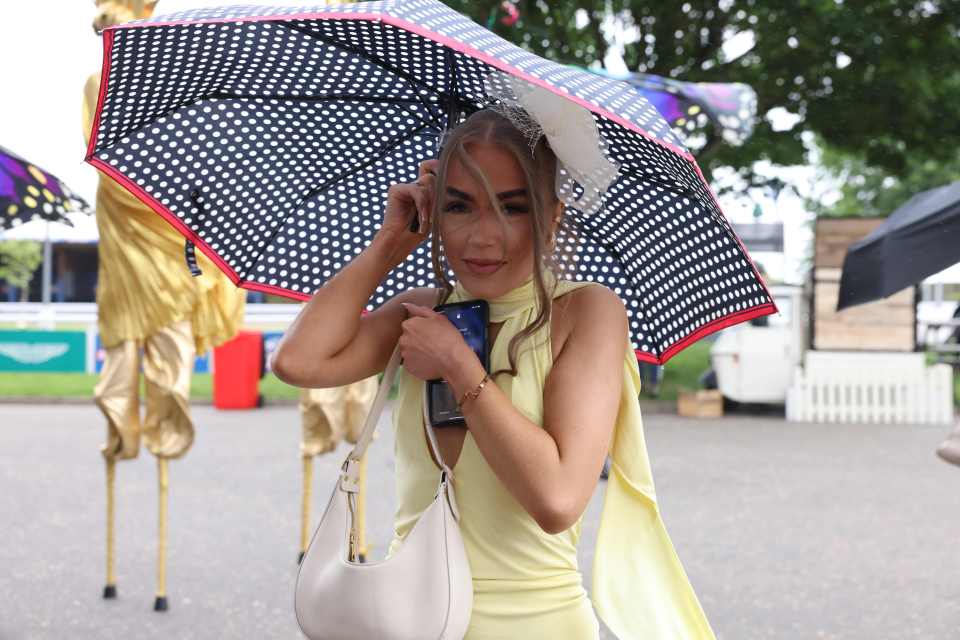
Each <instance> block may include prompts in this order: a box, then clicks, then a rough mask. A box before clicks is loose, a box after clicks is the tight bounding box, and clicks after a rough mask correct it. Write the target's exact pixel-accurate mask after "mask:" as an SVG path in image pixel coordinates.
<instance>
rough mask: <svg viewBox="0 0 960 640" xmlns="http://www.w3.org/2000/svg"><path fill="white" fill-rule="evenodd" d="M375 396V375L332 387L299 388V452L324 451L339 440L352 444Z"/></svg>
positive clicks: (311, 453) (309, 455)
mask: <svg viewBox="0 0 960 640" xmlns="http://www.w3.org/2000/svg"><path fill="white" fill-rule="evenodd" d="M376 395H377V376H372V377H370V378H367V379H365V380H360V381H359V382H354V383H353V384H348V385H346V386H343V387H334V388H332V389H301V390H300V416H301V418H302V424H303V440H302V441H301V443H300V453H301V455H303V457H304V458H308V457H313V456H318V455H320V454H323V453H328V452H330V451H333V450H334V449H336V448H337V445H338V444H339V443H340V441H341V440H346V441H347V442H349V443H351V444H356V442H357V439H358V438H359V437H360V433H361V431H362V429H363V421H364V420H365V419H366V417H367V414H368V413H369V412H370V407H371V405H373V399H374V398H375V397H376Z"/></svg>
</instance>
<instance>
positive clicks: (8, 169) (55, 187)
mask: <svg viewBox="0 0 960 640" xmlns="http://www.w3.org/2000/svg"><path fill="white" fill-rule="evenodd" d="M70 211H82V212H84V213H90V206H89V205H88V204H87V203H86V202H85V201H84V200H83V198H81V197H80V196H78V195H76V194H75V193H73V192H72V191H71V190H70V189H69V188H68V187H67V185H65V184H63V183H62V182H60V180H58V179H57V178H56V177H54V176H52V175H50V174H49V173H47V172H46V171H44V170H43V169H40V168H39V167H37V166H36V165H34V164H32V163H30V162H28V161H27V160H24V159H23V158H21V157H20V156H18V155H17V154H15V153H13V152H12V151H9V150H7V149H4V148H3V147H0V229H12V228H14V227H19V226H20V225H22V224H25V223H27V222H32V221H34V220H47V221H50V222H62V223H63V224H66V225H69V226H73V223H72V222H71V221H70V219H69V218H68V217H67V215H66V214H67V213H68V212H70Z"/></svg>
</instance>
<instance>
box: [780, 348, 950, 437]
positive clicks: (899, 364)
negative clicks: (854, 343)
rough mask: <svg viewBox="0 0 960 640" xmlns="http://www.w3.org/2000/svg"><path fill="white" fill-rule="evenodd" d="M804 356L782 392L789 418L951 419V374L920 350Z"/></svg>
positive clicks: (930, 421)
mask: <svg viewBox="0 0 960 640" xmlns="http://www.w3.org/2000/svg"><path fill="white" fill-rule="evenodd" d="M804 360H805V364H804V367H803V368H802V369H800V368H798V369H797V370H796V372H795V374H794V378H793V382H792V384H791V386H790V389H789V390H788V391H787V419H788V420H790V421H794V422H867V423H870V422H881V423H884V422H885V423H900V424H950V423H951V422H952V421H953V372H952V370H951V368H950V366H949V365H945V364H936V365H932V366H927V365H926V363H925V356H924V354H922V353H862V352H838V351H808V352H807V353H806V356H805V358H804Z"/></svg>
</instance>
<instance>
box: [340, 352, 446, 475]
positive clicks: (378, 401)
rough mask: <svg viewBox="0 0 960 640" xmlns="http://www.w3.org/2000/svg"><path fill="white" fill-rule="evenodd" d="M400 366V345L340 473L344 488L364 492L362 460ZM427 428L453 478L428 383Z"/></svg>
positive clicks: (436, 453)
mask: <svg viewBox="0 0 960 640" xmlns="http://www.w3.org/2000/svg"><path fill="white" fill-rule="evenodd" d="M399 367H400V347H399V346H397V347H396V348H395V349H394V350H393V354H391V356H390V361H389V362H388V363H387V368H386V370H384V372H383V379H382V380H381V381H380V387H379V388H378V389H377V395H376V397H375V398H374V399H373V405H372V406H371V407H370V412H369V413H368V414H367V419H366V421H365V422H364V423H363V431H362V432H361V433H360V437H359V438H357V444H355V445H354V447H353V451H351V452H350V454H349V455H348V456H347V459H346V460H345V461H344V463H343V473H342V474H341V476H340V488H341V489H343V490H344V491H346V492H348V493H358V492H359V491H360V459H361V458H363V456H364V454H366V452H367V447H369V446H370V443H371V442H372V441H373V434H374V432H375V431H376V429H377V422H378V421H379V420H380V414H381V413H382V412H383V405H384V404H386V402H387V395H388V394H389V393H390V388H391V387H392V386H393V381H394V380H395V379H396V377H397V369H398V368H399ZM422 414H423V428H424V429H425V430H426V432H427V440H428V442H429V443H430V450H431V451H432V452H433V455H434V457H435V458H436V459H437V461H438V462H439V463H440V469H441V470H442V472H443V473H445V474H446V475H447V477H449V478H453V471H451V470H450V467H448V466H447V463H446V462H444V461H443V456H442V455H440V446H439V445H438V444H437V437H436V435H435V434H434V433H433V429H432V428H431V427H430V425H429V424H428V423H427V415H429V414H428V413H427V388H426V385H424V389H423V409H422Z"/></svg>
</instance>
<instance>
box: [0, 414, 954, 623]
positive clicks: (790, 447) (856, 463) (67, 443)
mask: <svg viewBox="0 0 960 640" xmlns="http://www.w3.org/2000/svg"><path fill="white" fill-rule="evenodd" d="M194 412H195V419H196V422H197V425H198V434H197V441H196V444H195V445H194V447H193V449H192V450H191V451H190V452H189V454H188V455H187V456H186V457H185V458H184V459H181V460H177V461H174V462H172V463H171V467H170V469H171V471H170V507H169V523H170V533H169V550H168V558H169V559H168V568H167V585H168V595H169V602H170V610H169V611H167V612H165V613H156V612H154V611H153V600H154V588H155V580H156V521H157V515H156V512H157V502H156V500H157V489H156V477H157V476H156V463H155V461H154V459H153V458H152V457H151V456H149V455H148V454H147V453H146V452H145V451H144V452H142V453H141V456H140V458H138V459H136V460H133V461H127V462H123V463H121V464H119V465H118V468H117V531H116V537H117V573H118V590H119V598H118V599H116V600H110V601H106V600H103V599H102V598H101V591H102V588H103V581H104V574H105V566H104V522H105V515H104V514H105V491H104V466H103V461H102V458H101V457H100V454H99V446H100V443H101V442H102V441H103V439H104V433H105V426H104V423H103V420H102V418H101V417H100V415H99V413H98V411H97V410H96V409H95V408H94V407H93V406H92V405H66V404H64V405H11V404H0V541H2V543H0V639H2V640H10V639H16V640H19V639H31V640H32V639H38V640H39V639H46V638H51V639H53V638H57V639H60V638H98V639H100V638H103V639H114V638H116V639H120V638H122V639H128V638H135V639H152V638H164V639H188V638H198V639H200V638H202V639H210V638H255V639H261V638H263V639H271V638H290V639H295V638H299V637H301V636H300V634H299V631H298V628H297V624H296V621H295V619H294V615H293V585H294V580H295V576H296V570H297V564H296V557H297V551H298V544H299V527H300V525H299V521H300V499H301V498H300V492H301V472H302V466H301V461H300V457H299V453H298V445H299V437H300V436H299V428H300V427H299V416H298V413H297V410H296V408H295V407H289V406H287V407H267V408H265V409H261V410H254V411H233V412H224V411H217V410H215V409H213V408H212V407H209V406H198V407H195V409H194ZM386 420H387V418H386V413H385V418H384V421H385V422H384V428H381V430H380V431H381V434H382V435H381V437H380V439H379V440H378V441H377V442H375V443H374V445H373V449H372V453H371V456H372V457H371V465H370V467H371V475H370V480H369V486H370V503H369V504H370V507H369V517H368V520H369V523H368V533H369V536H370V537H371V539H372V540H373V541H374V544H373V548H372V555H373V556H374V557H375V558H376V557H377V556H378V554H380V555H382V554H383V552H384V550H385V546H386V543H387V542H388V540H389V537H390V532H391V517H392V513H393V504H394V503H393V500H394V496H393V482H392V459H391V456H392V443H391V437H390V428H389V427H388V426H387V423H386ZM646 422H647V424H646V432H647V441H648V446H649V449H650V454H651V458H652V461H653V467H654V474H655V478H656V480H657V487H658V494H659V498H660V504H661V510H662V512H663V514H664V518H665V520H666V522H667V526H668V528H669V530H670V533H671V535H672V537H673V541H674V544H675V545H676V547H677V551H678V553H679V555H680V557H681V559H682V560H683V562H684V564H685V566H686V568H687V572H688V574H689V575H690V578H691V580H692V581H693V584H694V586H695V588H696V590H697V592H698V594H699V596H700V599H701V602H702V604H703V606H704V608H705V609H706V611H707V615H708V617H709V618H710V620H711V623H712V625H713V627H714V629H715V630H716V632H717V635H718V636H719V637H720V638H722V639H727V640H741V639H767V638H770V639H774V638H776V639H783V638H787V639H793V638H797V639H807V638H817V639H819V638H829V639H837V640H839V639H854V638H857V639H871V640H874V639H887V638H889V639H897V640H900V639H908V638H918V639H924V640H940V639H950V638H960V536H958V533H960V468H956V467H952V466H950V465H947V464H945V463H943V462H941V461H940V460H939V459H937V458H936V457H935V456H934V454H933V449H934V447H935V446H936V445H937V444H938V443H939V442H940V441H941V440H942V438H943V436H944V434H945V432H946V428H936V427H917V426H893V425H869V426H868V425H820V424H791V423H787V422H784V421H783V420H782V419H780V418H777V417H750V416H733V417H729V416H728V417H726V418H723V419H719V420H699V421H698V420H686V419H680V418H677V417H675V416H667V415H650V416H648V417H647V421H646ZM346 453H347V449H346V447H345V446H341V448H340V449H338V450H337V451H336V452H335V453H333V454H331V455H328V456H325V457H322V458H318V459H317V461H316V464H315V469H314V485H313V486H314V500H313V505H314V506H313V513H312V520H313V523H314V524H315V523H316V521H317V520H318V519H319V517H320V509H321V507H322V505H323V504H324V503H325V501H326V500H327V499H328V498H329V492H330V490H331V489H332V486H333V481H334V478H335V476H336V472H337V468H338V466H339V464H340V462H341V461H342V459H343V457H344V456H345V455H346ZM602 492H603V484H602V483H601V484H600V485H599V486H598V489H597V493H596V495H595V496H594V500H593V502H592V503H591V505H590V507H589V509H588V512H587V514H586V518H585V524H584V538H583V540H582V545H581V563H582V564H581V568H582V570H583V571H584V574H585V583H586V584H587V585H589V584H590V559H591V556H592V548H593V541H594V539H595V535H596V525H597V520H598V518H599V513H600V506H601V499H602ZM605 637H607V638H610V637H612V636H610V635H606V636H605Z"/></svg>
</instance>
